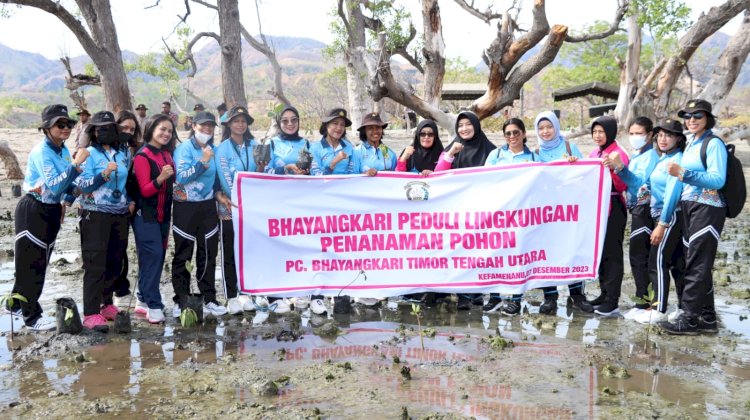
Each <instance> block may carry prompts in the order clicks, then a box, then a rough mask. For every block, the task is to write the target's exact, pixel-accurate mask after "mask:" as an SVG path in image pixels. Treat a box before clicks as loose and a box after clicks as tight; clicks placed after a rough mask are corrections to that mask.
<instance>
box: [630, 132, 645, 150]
mask: <svg viewBox="0 0 750 420" xmlns="http://www.w3.org/2000/svg"><path fill="white" fill-rule="evenodd" d="M628 140H630V145H631V146H633V149H635V150H640V149H641V148H642V147H643V146H645V145H646V136H644V135H643V134H638V135H635V136H630V137H628Z"/></svg>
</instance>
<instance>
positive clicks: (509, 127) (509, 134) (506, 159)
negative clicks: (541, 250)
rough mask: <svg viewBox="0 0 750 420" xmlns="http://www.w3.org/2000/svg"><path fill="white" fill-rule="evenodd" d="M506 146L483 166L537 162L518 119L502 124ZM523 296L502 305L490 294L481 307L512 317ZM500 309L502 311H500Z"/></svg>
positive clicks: (524, 129) (495, 151) (513, 298)
mask: <svg viewBox="0 0 750 420" xmlns="http://www.w3.org/2000/svg"><path fill="white" fill-rule="evenodd" d="M503 134H504V135H505V141H506V144H505V145H504V146H501V147H498V148H497V149H495V150H493V151H492V152H491V153H490V155H489V156H487V161H486V162H484V166H498V165H509V164H511V163H524V162H537V161H539V156H537V155H536V154H535V153H534V152H532V151H531V150H529V148H528V147H526V126H525V125H524V123H523V121H522V120H521V119H519V118H511V119H509V120H508V121H505V123H503ZM522 298H523V295H520V294H516V295H513V296H512V297H511V299H510V300H509V301H508V302H507V303H506V304H505V306H503V305H502V303H503V301H502V299H500V294H499V293H490V300H489V301H488V302H487V303H486V304H485V305H484V306H483V307H482V310H483V311H484V312H496V311H498V310H500V312H501V313H502V314H503V315H508V316H513V315H517V314H518V313H520V312H521V299H522ZM501 307H502V309H501Z"/></svg>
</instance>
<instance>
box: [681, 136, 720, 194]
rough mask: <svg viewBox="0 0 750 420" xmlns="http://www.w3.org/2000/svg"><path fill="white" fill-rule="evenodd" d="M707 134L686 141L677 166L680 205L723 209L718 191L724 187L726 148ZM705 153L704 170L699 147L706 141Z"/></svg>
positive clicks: (717, 139)
mask: <svg viewBox="0 0 750 420" xmlns="http://www.w3.org/2000/svg"><path fill="white" fill-rule="evenodd" d="M714 137H716V136H714V135H713V133H712V132H711V130H707V131H706V132H705V133H703V135H702V136H701V137H700V138H698V139H696V138H695V135H693V136H691V137H690V138H689V139H688V142H687V147H685V152H684V153H683V156H682V163H681V164H680V166H681V167H682V168H683V169H684V170H685V175H683V177H682V182H683V183H684V186H683V188H682V197H681V200H682V201H696V202H698V203H703V204H707V205H709V206H714V207H726V202H725V201H724V197H723V196H722V195H721V194H720V193H719V189H721V188H722V187H723V186H724V183H725V182H726V177H727V148H726V146H725V145H724V142H723V141H722V140H721V139H720V138H718V137H716V138H715V139H714ZM709 139H711V140H710V141H711V142H710V143H708V148H707V149H706V168H704V167H703V162H701V145H702V144H703V142H704V141H708V140H709Z"/></svg>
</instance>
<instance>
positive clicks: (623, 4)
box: [565, 0, 630, 42]
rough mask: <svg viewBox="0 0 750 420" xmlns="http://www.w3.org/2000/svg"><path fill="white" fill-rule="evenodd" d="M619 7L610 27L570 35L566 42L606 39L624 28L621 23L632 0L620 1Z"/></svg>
mask: <svg viewBox="0 0 750 420" xmlns="http://www.w3.org/2000/svg"><path fill="white" fill-rule="evenodd" d="M618 3H619V4H618V7H617V11H616V12H615V18H614V19H613V20H612V23H611V24H610V26H609V28H607V30H605V31H602V32H596V33H591V34H581V35H570V34H569V35H568V36H567V37H565V42H585V41H593V40H595V39H604V38H606V37H608V36H610V35H612V34H614V33H615V32H617V31H618V30H622V29H621V28H620V23H622V20H623V19H624V18H625V13H627V11H628V7H630V1H629V0H621V1H618Z"/></svg>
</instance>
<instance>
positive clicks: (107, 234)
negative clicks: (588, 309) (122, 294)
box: [75, 111, 135, 333]
mask: <svg viewBox="0 0 750 420" xmlns="http://www.w3.org/2000/svg"><path fill="white" fill-rule="evenodd" d="M86 130H87V131H88V133H87V134H88V137H89V140H90V146H89V147H88V148H87V149H88V151H89V154H90V157H89V159H88V160H87V161H86V163H85V164H84V165H83V172H81V176H79V177H78V179H76V182H75V185H76V187H77V188H78V189H79V190H80V192H81V222H80V232H81V257H82V260H83V326H84V327H86V328H88V329H90V330H94V331H99V332H104V333H106V332H108V331H109V326H108V325H107V321H114V320H115V316H116V315H117V312H118V309H117V307H116V306H115V305H114V304H113V301H112V294H113V291H114V285H115V280H116V279H117V278H118V277H119V276H120V272H121V271H122V260H123V258H124V256H125V250H126V248H127V245H128V228H129V227H128V216H129V215H131V214H133V212H134V211H135V203H134V202H132V201H131V200H130V198H129V197H128V194H127V191H126V190H125V184H126V182H127V178H128V169H129V168H130V160H131V155H130V150H129V149H128V145H127V144H125V145H122V144H120V138H119V132H118V129H117V123H116V122H115V116H114V115H113V114H112V113H111V112H109V111H100V112H97V113H96V114H94V116H93V118H92V119H91V123H90V124H89V125H88V127H87V129H86Z"/></svg>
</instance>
